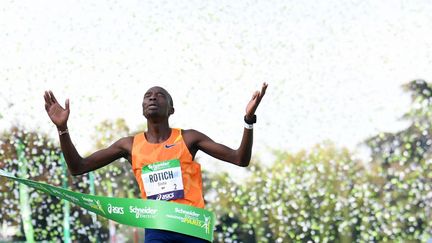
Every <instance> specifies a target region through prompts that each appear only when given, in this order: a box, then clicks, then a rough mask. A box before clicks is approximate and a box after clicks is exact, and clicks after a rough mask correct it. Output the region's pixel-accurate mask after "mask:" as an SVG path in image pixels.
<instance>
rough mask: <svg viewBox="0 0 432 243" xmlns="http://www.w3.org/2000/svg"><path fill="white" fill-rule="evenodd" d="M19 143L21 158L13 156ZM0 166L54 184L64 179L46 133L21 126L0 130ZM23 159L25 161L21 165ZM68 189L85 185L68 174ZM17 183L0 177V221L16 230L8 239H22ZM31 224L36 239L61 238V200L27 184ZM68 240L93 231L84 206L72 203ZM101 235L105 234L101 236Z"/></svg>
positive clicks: (56, 152)
mask: <svg viewBox="0 0 432 243" xmlns="http://www.w3.org/2000/svg"><path fill="white" fill-rule="evenodd" d="M20 142H21V143H22V144H23V145H24V146H25V148H24V156H25V158H26V159H25V161H23V160H20V159H19V158H18V156H17V148H18V144H19V143H20ZM0 150H1V153H0V168H2V169H4V170H6V171H8V172H11V173H12V174H14V175H15V176H21V177H24V178H26V179H31V180H36V181H42V182H46V183H49V184H51V185H54V186H61V184H62V181H63V179H64V177H63V175H62V167H61V164H60V156H61V151H60V149H59V148H58V146H57V144H56V143H53V141H52V140H51V139H50V138H49V137H48V136H47V135H46V134H40V133H36V132H33V131H27V130H25V129H24V128H20V127H12V128H11V129H10V130H8V131H4V132H2V133H1V134H0ZM23 163H26V164H24V165H23ZM20 166H26V167H27V174H26V175H18V171H19V167H20ZM69 181H70V182H71V185H70V186H71V187H70V188H71V189H72V190H76V191H85V190H86V189H87V188H88V185H86V184H85V183H84V184H83V183H82V182H81V181H80V179H79V178H69ZM18 188H19V186H18V183H16V182H12V181H10V180H8V179H6V178H3V177H1V178H0V201H1V202H2V207H0V221H1V222H2V224H3V223H4V224H6V225H8V227H15V228H17V229H18V232H17V234H16V235H15V236H13V238H12V239H11V240H17V241H24V240H25V238H24V234H23V229H22V222H21V218H20V217H19V214H20V210H19V206H18V205H19V202H18V200H19V193H18V191H19V189H18ZM28 191H29V201H30V205H31V215H32V217H31V218H32V225H33V227H34V237H35V240H36V241H61V240H62V235H61V234H62V227H63V225H62V218H63V211H62V206H63V201H61V200H59V199H57V198H56V197H52V196H50V195H48V194H44V193H41V192H38V191H36V190H34V189H32V188H29V190H28ZM70 219H71V222H73V223H72V224H71V226H72V227H71V231H72V240H76V241H79V242H86V241H89V240H91V239H92V237H93V236H94V235H95V231H94V230H93V229H91V228H89V227H88V225H89V220H91V219H90V217H89V216H88V214H87V213H86V212H85V210H83V209H81V208H79V207H77V206H73V207H72V209H71V217H70ZM99 232H101V235H102V236H101V238H102V239H106V237H107V233H106V230H104V229H101V230H100V231H99ZM104 236H105V237H104Z"/></svg>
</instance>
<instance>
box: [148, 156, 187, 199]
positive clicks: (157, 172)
mask: <svg viewBox="0 0 432 243" xmlns="http://www.w3.org/2000/svg"><path fill="white" fill-rule="evenodd" d="M141 178H142V181H143V184H144V190H145V192H146V195H147V198H148V199H155V200H165V201H169V200H174V199H178V198H184V189H183V178H182V174H181V167H180V161H179V160H178V159H173V160H167V161H162V162H157V163H153V164H149V165H146V166H144V167H143V168H142V170H141Z"/></svg>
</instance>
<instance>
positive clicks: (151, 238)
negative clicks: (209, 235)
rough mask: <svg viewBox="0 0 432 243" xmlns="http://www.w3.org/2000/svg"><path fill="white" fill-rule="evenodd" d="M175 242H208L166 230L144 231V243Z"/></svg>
mask: <svg viewBox="0 0 432 243" xmlns="http://www.w3.org/2000/svg"><path fill="white" fill-rule="evenodd" d="M157 242H167V243H168V242H169V243H171V242H177V243H183V242H184V243H204V242H205V243H208V241H206V240H204V239H201V238H197V237H193V236H190V235H184V234H180V233H176V232H172V231H167V230H159V229H145V236H144V243H157Z"/></svg>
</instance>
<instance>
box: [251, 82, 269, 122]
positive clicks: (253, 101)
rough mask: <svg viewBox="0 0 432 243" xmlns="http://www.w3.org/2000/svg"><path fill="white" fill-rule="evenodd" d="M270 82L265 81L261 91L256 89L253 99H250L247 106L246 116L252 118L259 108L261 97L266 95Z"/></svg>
mask: <svg viewBox="0 0 432 243" xmlns="http://www.w3.org/2000/svg"><path fill="white" fill-rule="evenodd" d="M267 86H268V84H267V83H266V82H264V83H263V85H262V87H261V92H260V91H258V90H257V91H255V92H254V93H253V95H252V99H251V100H250V101H249V103H248V104H247V106H246V117H247V118H252V117H253V115H254V114H255V111H256V109H257V108H258V105H259V103H260V102H261V99H262V98H263V97H264V94H265V92H266V89H267Z"/></svg>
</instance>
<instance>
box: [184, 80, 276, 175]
mask: <svg viewBox="0 0 432 243" xmlns="http://www.w3.org/2000/svg"><path fill="white" fill-rule="evenodd" d="M267 86H268V84H267V83H263V85H262V88H261V91H255V92H254V93H253V95H252V99H251V100H250V101H249V103H248V104H247V106H246V115H245V123H246V122H247V123H250V124H245V128H244V129H243V137H242V141H241V143H240V146H239V147H238V149H236V150H234V149H231V148H229V147H227V146H225V145H223V144H220V143H216V142H215V141H213V140H212V139H210V138H209V137H208V136H206V135H204V134H203V133H200V132H198V131H195V130H187V131H184V135H183V136H184V138H185V141H186V142H187V143H189V144H188V147H189V148H192V149H191V153H192V154H193V155H195V153H196V152H197V150H201V151H203V152H205V153H206V154H209V155H210V156H212V157H215V158H217V159H220V160H223V161H226V162H230V163H233V164H235V165H238V166H242V167H246V166H248V165H249V162H250V159H251V155H252V144H253V125H252V124H253V123H255V121H256V116H255V111H256V109H257V108H258V105H259V104H260V102H261V99H262V98H263V97H264V94H265V92H266V89H267ZM188 141H189V142H188Z"/></svg>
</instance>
